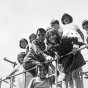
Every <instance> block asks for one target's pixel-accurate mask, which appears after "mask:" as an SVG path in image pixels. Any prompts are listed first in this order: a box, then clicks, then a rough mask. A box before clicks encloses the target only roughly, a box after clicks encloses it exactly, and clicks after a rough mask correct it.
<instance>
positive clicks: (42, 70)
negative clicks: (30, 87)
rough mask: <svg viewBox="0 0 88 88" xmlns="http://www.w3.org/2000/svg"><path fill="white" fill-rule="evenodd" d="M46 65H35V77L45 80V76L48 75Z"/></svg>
mask: <svg viewBox="0 0 88 88" xmlns="http://www.w3.org/2000/svg"><path fill="white" fill-rule="evenodd" d="M48 69H49V67H48V65H47V64H46V63H42V64H39V65H37V69H36V71H37V75H38V76H39V77H40V78H41V79H44V78H46V75H47V74H48Z"/></svg>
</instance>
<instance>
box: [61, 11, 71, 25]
mask: <svg viewBox="0 0 88 88" xmlns="http://www.w3.org/2000/svg"><path fill="white" fill-rule="evenodd" d="M61 21H62V23H63V24H64V25H65V24H69V23H72V22H73V18H72V16H71V15H69V14H67V13H64V14H63V16H62V18H61Z"/></svg>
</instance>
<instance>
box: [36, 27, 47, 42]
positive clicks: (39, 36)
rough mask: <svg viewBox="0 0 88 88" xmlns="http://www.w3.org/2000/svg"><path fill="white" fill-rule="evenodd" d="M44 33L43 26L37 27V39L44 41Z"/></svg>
mask: <svg viewBox="0 0 88 88" xmlns="http://www.w3.org/2000/svg"><path fill="white" fill-rule="evenodd" d="M45 35H46V31H45V29H44V28H39V29H38V30H37V33H36V36H37V39H38V40H39V41H40V42H44V40H45Z"/></svg>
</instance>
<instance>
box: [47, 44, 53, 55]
mask: <svg viewBox="0 0 88 88" xmlns="http://www.w3.org/2000/svg"><path fill="white" fill-rule="evenodd" d="M54 49H55V48H54V47H52V46H50V45H47V46H46V54H47V55H49V56H51V57H55V52H54Z"/></svg>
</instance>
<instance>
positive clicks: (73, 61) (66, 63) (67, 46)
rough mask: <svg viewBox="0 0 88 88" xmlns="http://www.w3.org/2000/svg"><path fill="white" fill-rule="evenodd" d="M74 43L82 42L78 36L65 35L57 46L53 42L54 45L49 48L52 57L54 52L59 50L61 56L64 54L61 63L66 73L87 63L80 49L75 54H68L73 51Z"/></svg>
mask: <svg viewBox="0 0 88 88" xmlns="http://www.w3.org/2000/svg"><path fill="white" fill-rule="evenodd" d="M74 44H76V45H78V44H80V43H79V42H78V39H77V38H75V37H71V38H70V37H69V38H68V37H63V38H62V39H61V41H60V43H58V44H57V45H56V46H55V45H53V44H52V47H51V48H48V50H47V51H48V52H49V54H50V55H51V56H52V57H54V56H55V53H54V52H58V54H59V55H60V56H63V57H62V58H60V59H59V63H60V64H62V66H63V68H64V72H65V73H68V72H72V71H73V70H76V69H78V68H79V67H81V66H83V65H85V61H84V58H83V56H82V54H81V53H80V52H79V51H78V52H77V53H76V54H75V55H73V54H70V55H68V56H66V54H68V53H69V52H71V51H72V49H73V45H74ZM54 46H55V47H54Z"/></svg>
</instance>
